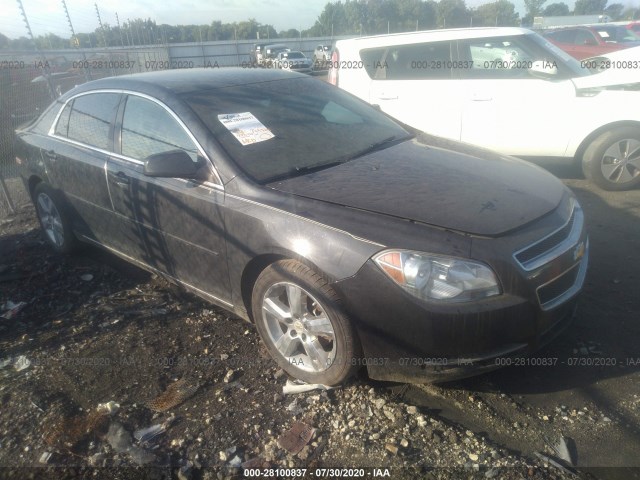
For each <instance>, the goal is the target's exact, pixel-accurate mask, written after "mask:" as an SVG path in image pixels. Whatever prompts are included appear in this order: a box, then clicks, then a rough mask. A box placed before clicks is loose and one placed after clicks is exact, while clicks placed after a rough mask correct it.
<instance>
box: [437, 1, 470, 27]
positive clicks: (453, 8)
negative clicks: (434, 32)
mask: <svg viewBox="0 0 640 480" xmlns="http://www.w3.org/2000/svg"><path fill="white" fill-rule="evenodd" d="M470 24H471V14H470V12H469V10H468V9H467V5H466V4H465V3H464V0H440V3H438V26H439V27H443V28H455V27H468V26H469V25H470Z"/></svg>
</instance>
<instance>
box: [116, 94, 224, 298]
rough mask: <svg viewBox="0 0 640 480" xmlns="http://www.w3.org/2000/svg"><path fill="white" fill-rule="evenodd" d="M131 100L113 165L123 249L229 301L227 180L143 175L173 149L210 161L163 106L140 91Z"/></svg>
mask: <svg viewBox="0 0 640 480" xmlns="http://www.w3.org/2000/svg"><path fill="white" fill-rule="evenodd" d="M125 102H126V103H124V105H123V108H122V111H121V113H120V115H119V117H120V118H121V120H119V122H118V125H119V126H120V129H119V135H117V139H118V143H119V146H120V152H119V153H120V155H118V156H117V157H114V158H112V159H110V161H109V164H108V179H109V188H110V191H111V196H112V198H113V203H114V208H115V210H116V212H117V213H118V214H119V216H120V219H121V224H120V230H121V235H120V236H119V238H121V239H122V242H121V243H120V245H119V246H118V249H119V250H120V251H121V252H123V253H125V254H127V255H129V256H131V257H133V258H135V259H137V260H139V261H140V262H142V263H144V264H145V265H148V266H150V267H152V268H154V269H157V270H159V271H161V272H164V273H166V274H168V275H169V276H171V277H172V278H175V279H178V280H180V281H182V282H184V283H187V284H188V285H189V286H191V287H195V288H197V289H198V290H200V291H202V292H204V293H207V294H209V295H210V296H212V297H213V298H212V299H213V300H218V301H219V303H223V304H225V303H228V302H227V301H226V300H227V299H229V297H230V293H229V276H228V270H227V258H226V243H225V227H224V189H223V187H222V185H221V183H220V182H219V180H217V179H215V178H206V177H205V176H203V179H202V180H186V179H180V178H157V177H155V178H154V177H147V176H146V175H144V173H143V172H144V160H145V158H146V157H148V156H150V155H154V154H158V153H162V152H166V151H171V150H176V149H180V150H184V151H185V152H186V153H187V154H188V155H189V156H190V157H191V158H192V160H193V161H194V162H196V161H201V162H203V163H204V164H205V165H207V163H206V162H208V160H207V159H205V158H203V157H204V152H203V151H202V149H201V148H200V147H199V146H198V145H197V143H196V141H195V139H194V137H193V136H192V135H191V134H190V133H189V131H188V130H187V129H186V128H185V126H184V125H183V124H182V123H181V122H180V121H179V120H178V117H177V116H176V115H175V114H174V113H173V112H172V111H171V110H170V109H169V108H168V107H166V106H165V105H164V104H162V103H160V102H158V101H156V100H153V99H151V98H149V97H144V96H139V95H135V94H129V95H127V96H126V99H125ZM205 170H206V171H209V170H208V168H206V167H205Z"/></svg>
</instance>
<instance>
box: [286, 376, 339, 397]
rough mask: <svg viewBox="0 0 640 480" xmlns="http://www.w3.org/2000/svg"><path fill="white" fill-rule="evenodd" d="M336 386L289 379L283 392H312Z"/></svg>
mask: <svg viewBox="0 0 640 480" xmlns="http://www.w3.org/2000/svg"><path fill="white" fill-rule="evenodd" d="M333 388H334V387H330V386H328V385H322V384H321V383H304V382H299V381H291V380H287V383H286V384H285V385H284V386H283V387H282V393H283V394H284V395H291V394H296V393H304V392H311V391H313V390H331V389H333Z"/></svg>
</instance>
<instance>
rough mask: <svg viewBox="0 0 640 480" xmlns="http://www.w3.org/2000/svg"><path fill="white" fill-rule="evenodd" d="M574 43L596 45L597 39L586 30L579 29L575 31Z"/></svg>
mask: <svg viewBox="0 0 640 480" xmlns="http://www.w3.org/2000/svg"><path fill="white" fill-rule="evenodd" d="M574 43H575V44H576V45H598V41H597V40H596V39H595V37H594V36H593V33H591V32H589V31H587V30H579V31H578V32H577V33H576V39H575V42H574Z"/></svg>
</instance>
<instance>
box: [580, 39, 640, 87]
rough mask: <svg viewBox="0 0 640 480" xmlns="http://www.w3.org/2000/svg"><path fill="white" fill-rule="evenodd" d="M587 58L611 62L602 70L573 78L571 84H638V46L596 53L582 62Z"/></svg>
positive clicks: (639, 71)
mask: <svg viewBox="0 0 640 480" xmlns="http://www.w3.org/2000/svg"><path fill="white" fill-rule="evenodd" d="M589 60H609V61H611V62H613V64H612V66H611V67H610V68H608V69H607V70H604V71H603V72H600V73H595V74H593V75H588V76H586V77H577V78H574V79H573V84H574V85H575V86H576V88H577V89H585V88H603V87H615V86H618V85H630V84H640V46H638V47H631V48H625V49H624V50H618V51H615V52H611V53H607V54H606V55H598V56H597V57H593V58H590V59H589V58H588V59H586V60H582V62H588V61H589ZM625 62H626V63H625Z"/></svg>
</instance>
